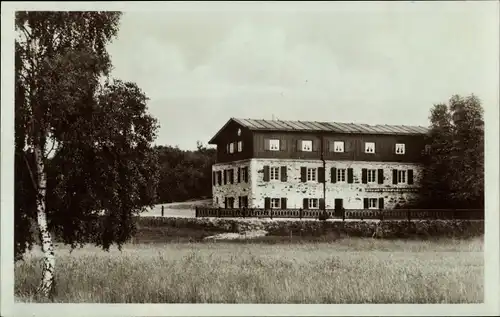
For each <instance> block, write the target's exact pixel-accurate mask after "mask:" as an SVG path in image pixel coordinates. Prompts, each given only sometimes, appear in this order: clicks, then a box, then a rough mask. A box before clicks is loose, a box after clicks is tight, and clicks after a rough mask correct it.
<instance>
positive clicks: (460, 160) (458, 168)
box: [420, 95, 484, 208]
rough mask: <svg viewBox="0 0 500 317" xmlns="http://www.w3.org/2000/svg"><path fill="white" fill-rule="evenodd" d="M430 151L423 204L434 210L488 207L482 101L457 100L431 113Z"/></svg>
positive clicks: (425, 173) (454, 97)
mask: <svg viewBox="0 0 500 317" xmlns="http://www.w3.org/2000/svg"><path fill="white" fill-rule="evenodd" d="M430 121H431V126H430V133H429V136H428V140H427V143H428V144H429V145H430V151H429V152H427V153H425V154H424V171H423V177H422V197H423V199H422V201H421V202H420V203H421V204H423V205H425V206H426V207H431V208H482V207H483V206H484V122H483V109H482V106H481V102H480V100H479V99H478V98H477V97H476V96H474V95H471V96H468V97H460V96H457V95H455V96H453V97H452V98H451V99H450V101H449V105H446V104H437V105H435V106H434V107H433V108H432V110H431V115H430Z"/></svg>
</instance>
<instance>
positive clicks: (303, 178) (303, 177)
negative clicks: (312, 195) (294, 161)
mask: <svg viewBox="0 0 500 317" xmlns="http://www.w3.org/2000/svg"><path fill="white" fill-rule="evenodd" d="M300 181H301V182H303V183H305V182H306V181H307V168H306V167H305V166H302V167H301V168H300Z"/></svg>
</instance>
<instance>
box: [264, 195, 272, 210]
mask: <svg viewBox="0 0 500 317" xmlns="http://www.w3.org/2000/svg"><path fill="white" fill-rule="evenodd" d="M264 208H265V209H269V208H271V198H269V197H266V198H264Z"/></svg>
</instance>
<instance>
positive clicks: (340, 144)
mask: <svg viewBox="0 0 500 317" xmlns="http://www.w3.org/2000/svg"><path fill="white" fill-rule="evenodd" d="M333 151H334V152H339V153H340V152H344V141H334V142H333Z"/></svg>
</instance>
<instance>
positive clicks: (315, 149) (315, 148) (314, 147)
mask: <svg viewBox="0 0 500 317" xmlns="http://www.w3.org/2000/svg"><path fill="white" fill-rule="evenodd" d="M311 142H312V150H313V152H318V151H319V142H320V141H319V140H312V141H311Z"/></svg>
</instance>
